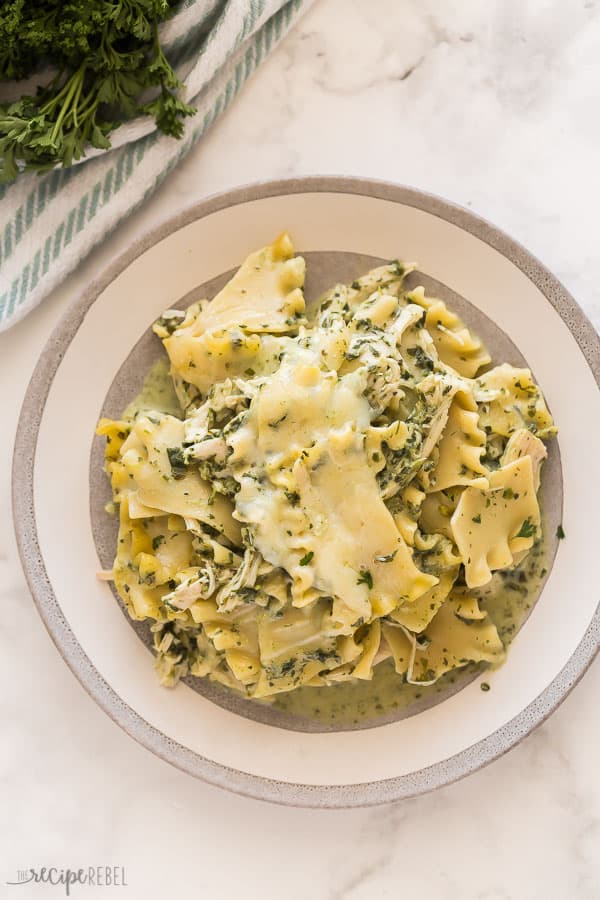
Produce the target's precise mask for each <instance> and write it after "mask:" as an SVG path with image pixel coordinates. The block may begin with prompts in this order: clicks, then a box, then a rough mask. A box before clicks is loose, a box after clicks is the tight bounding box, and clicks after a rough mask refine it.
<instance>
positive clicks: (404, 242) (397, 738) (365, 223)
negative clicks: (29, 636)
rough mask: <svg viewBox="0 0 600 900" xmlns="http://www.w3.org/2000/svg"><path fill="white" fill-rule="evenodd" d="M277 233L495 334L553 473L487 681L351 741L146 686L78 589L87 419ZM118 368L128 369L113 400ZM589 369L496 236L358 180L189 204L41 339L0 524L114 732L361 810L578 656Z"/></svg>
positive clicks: (589, 536)
mask: <svg viewBox="0 0 600 900" xmlns="http://www.w3.org/2000/svg"><path fill="white" fill-rule="evenodd" d="M284 229H287V230H289V231H290V232H291V233H292V236H293V238H294V242H295V244H296V246H297V248H298V249H299V251H300V252H307V253H309V254H311V256H312V258H313V259H314V260H317V259H319V258H320V259H321V262H322V272H321V276H322V277H323V278H324V279H326V278H327V276H328V275H329V274H331V272H333V269H334V268H335V267H336V266H337V267H338V268H339V266H340V265H342V266H343V265H349V266H352V265H353V264H355V265H356V264H358V260H359V257H358V256H356V255H357V254H360V258H362V257H376V258H396V257H398V256H400V257H402V258H404V259H411V260H412V259H416V260H417V261H418V262H419V270H420V271H421V272H423V273H426V276H428V277H429V278H432V279H435V280H436V281H438V282H440V283H441V284H442V285H445V286H447V287H448V288H449V289H451V290H452V291H454V292H455V293H456V294H458V295H459V296H460V297H461V298H464V304H465V305H464V306H463V314H464V316H465V317H466V318H467V321H468V320H469V308H471V311H472V316H471V318H472V319H476V320H477V321H476V322H475V321H473V322H472V324H474V325H475V330H480V331H481V329H482V328H483V329H484V330H485V328H486V327H488V328H489V329H491V332H493V333H494V334H496V338H494V337H493V335H492V338H491V340H492V346H491V350H492V354H493V355H494V351H495V350H496V349H497V350H498V357H500V356H501V355H502V353H503V354H504V356H503V358H504V359H506V358H507V356H506V353H509V354H510V353H512V355H513V356H514V359H509V361H512V362H515V363H518V362H519V361H520V360H521V359H522V358H524V359H525V360H526V361H527V364H528V365H529V366H530V367H531V368H532V369H533V371H534V373H535V376H536V378H537V380H538V381H539V383H540V384H541V386H542V388H543V390H544V392H545V395H546V397H547V400H548V402H549V405H550V408H551V409H552V412H553V415H554V417H555V419H556V421H557V423H558V425H559V428H560V461H559V460H558V455H556V460H555V463H554V476H553V477H552V479H551V482H550V483H549V484H547V485H546V488H545V490H546V494H548V491H550V494H551V496H550V497H549V498H548V496H546V501H547V504H549V506H550V508H551V509H552V510H554V515H555V516H556V515H558V514H559V513H560V508H561V500H562V502H563V503H564V506H563V509H562V516H561V518H562V521H563V523H564V528H565V532H566V534H567V538H566V540H564V541H561V542H560V547H559V549H558V552H557V554H556V557H555V560H554V565H553V567H552V570H551V572H550V575H549V578H548V580H547V582H546V584H545V587H544V590H543V592H542V595H541V597H540V599H539V601H538V602H537V604H536V605H535V607H534V609H533V611H532V613H531V615H530V617H529V618H528V620H527V622H526V623H525V625H524V626H523V628H522V629H521V631H520V633H519V635H518V636H517V638H516V639H515V641H514V643H513V645H512V647H511V650H510V653H509V656H508V660H507V662H506V664H505V665H504V666H502V667H501V668H500V669H498V670H497V671H495V672H493V673H489V672H488V673H486V676H485V680H486V681H488V682H489V683H490V684H491V687H492V690H491V691H489V692H482V691H481V690H480V686H479V681H480V679H476V680H474V681H471V683H469V684H467V685H466V686H464V687H463V688H462V690H460V691H459V692H457V693H455V694H454V695H453V696H451V697H448V698H446V699H444V701H443V702H441V703H438V704H437V705H435V706H431V707H429V708H427V709H421V710H420V711H418V712H417V714H414V715H411V716H410V717H405V718H402V719H401V720H399V721H393V722H387V723H385V724H381V725H378V726H377V727H370V728H365V729H362V730H361V729H358V730H346V731H324V732H314V731H293V730H289V729H287V728H285V727H278V725H280V724H282V723H278V724H275V723H274V722H271V723H269V722H265V721H258V720H256V719H253V718H248V717H246V716H241V715H239V714H237V713H236V711H235V708H226V705H225V706H224V705H219V704H218V703H216V702H213V700H212V699H211V698H210V692H207V695H203V694H201V693H199V692H197V691H196V690H193V689H192V688H191V687H189V686H187V685H180V686H179V687H178V688H177V689H176V690H174V691H168V690H165V689H164V688H161V687H160V686H159V685H158V684H157V682H156V679H155V676H154V672H153V669H152V665H151V659H150V657H149V653H148V650H147V648H146V647H145V646H144V644H143V642H142V641H140V639H139V637H138V635H137V634H136V632H135V631H134V629H133V628H130V627H128V625H127V622H126V621H125V619H124V617H123V614H122V612H121V610H120V608H119V606H118V604H117V603H116V602H115V601H114V599H113V596H112V593H111V589H110V587H109V586H108V585H107V584H105V583H100V582H97V581H96V579H95V572H96V570H97V568H98V566H99V562H98V554H97V549H96V543H95V540H94V537H95V536H96V539H98V525H97V521H98V517H97V508H98V502H99V493H98V492H99V491H101V488H100V487H99V486H98V484H99V482H97V481H96V480H94V479H92V485H93V486H94V489H93V496H92V504H91V508H92V511H93V514H94V522H95V529H96V535H94V527H93V524H92V517H91V516H90V497H89V460H90V447H91V445H92V438H93V434H94V428H95V425H96V422H97V419H98V416H99V414H100V412H101V410H102V409H103V408H106V404H107V402H108V406H109V407H110V405H111V403H116V402H117V399H119V397H121V395H120V394H119V391H120V390H122V391H124V392H125V393H127V391H128V390H132V389H133V384H134V382H135V378H136V377H137V378H139V377H140V375H141V372H140V371H139V370H138V371H137V375H136V373H135V366H134V367H132V366H131V365H129V367H128V366H127V365H124V364H125V363H126V361H127V360H128V359H130V355H131V353H132V350H133V348H134V347H136V345H138V342H139V341H140V339H143V336H144V334H145V333H146V332H147V329H148V326H149V325H150V324H151V323H152V321H153V320H154V318H155V317H156V316H157V315H158V314H159V313H160V312H161V311H162V310H163V309H164V308H166V307H168V306H173V305H175V304H177V303H178V302H179V301H181V299H182V298H183V297H185V296H186V295H188V294H190V292H192V291H194V290H195V289H196V288H197V287H198V286H199V285H203V284H204V283H206V282H209V281H211V280H213V279H217V278H218V277H219V276H221V275H222V274H223V273H225V272H227V271H229V270H230V269H232V268H233V267H234V266H235V265H237V264H239V263H240V261H241V260H242V259H243V258H244V257H245V256H246V255H247V254H248V253H249V252H250V251H251V250H252V249H254V248H256V247H258V246H261V245H263V244H266V243H268V242H269V241H270V240H272V239H273V237H274V236H275V235H276V234H277V233H279V232H280V231H282V230H284ZM313 254H314V256H313ZM319 255H320V256H319ZM354 274H359V272H358V271H357V272H355V273H354ZM469 304H471V307H469ZM486 321H487V322H488V326H486V325H485V323H486ZM490 323H494V326H492V325H491V324H490ZM495 326H497V328H496V327H495ZM484 336H485V337H488V336H487V335H485V334H484ZM489 339H490V338H489V337H488V340H489ZM503 341H505V343H504V344H503V346H502V347H498V342H500V344H502V342H503ZM494 344H496V346H494ZM139 346H140V347H142V348H143V346H144V340H142V343H141V344H140V345H139ZM506 348H508V349H506ZM510 348H512V350H511V349H510ZM500 351H502V352H500ZM137 352H138V353H139V352H141V351H139V350H138V351H137ZM140 358H141V357H140ZM120 371H121V372H125V373H128V374H127V381H126V383H125V384H124V385H122V386H121V387H119V384H118V379H117V382H115V376H116V374H117V373H118V372H120ZM599 372H600V344H599V341H598V336H597V335H596V333H595V331H594V330H593V328H592V326H591V325H590V324H589V322H588V321H587V320H586V319H585V316H584V315H583V313H582V312H581V310H580V309H579V308H578V307H577V305H576V304H575V302H574V301H573V300H572V298H571V297H570V296H569V295H568V294H567V292H566V291H565V290H564V288H562V287H561V285H560V284H559V283H558V282H557V281H556V279H554V278H553V276H552V275H550V274H549V273H548V272H547V271H546V270H545V269H544V268H543V267H542V266H541V265H540V263H538V262H537V261H536V260H535V259H533V258H532V257H531V256H530V255H529V254H528V253H527V252H526V251H525V250H524V249H523V248H522V247H520V246H519V245H517V244H515V243H514V242H513V241H511V240H510V239H509V238H507V237H506V236H505V235H503V234H502V233H501V232H499V231H497V230H496V229H495V228H493V227H492V226H490V225H489V224H487V223H485V222H483V221H482V220H481V219H478V218H477V217H475V216H473V215H472V214H471V213H468V212H466V211H464V210H461V209H458V208H456V207H454V206H451V205H450V204H447V203H445V202H443V201H441V200H438V199H437V198H433V197H431V196H428V195H425V194H422V193H420V192H417V191H412V190H409V189H406V188H400V187H397V186H393V185H388V184H383V183H377V182H369V181H363V180H358V179H341V178H304V179H300V180H296V181H288V182H276V183H269V184H264V185H257V186H253V187H250V188H242V189H239V190H236V191H233V192H230V193H228V194H226V195H221V196H218V197H215V198H211V199H209V200H206V201H204V202H203V203H201V204H200V205H199V206H197V207H194V208H193V209H191V210H189V211H187V212H185V213H183V214H180V215H178V216H176V217H175V218H173V219H172V220H170V221H169V222H167V223H166V224H165V225H163V226H162V227H161V228H159V229H157V230H156V231H154V232H153V233H151V234H149V235H147V236H146V237H144V238H143V239H142V240H141V241H140V242H139V243H138V244H137V245H136V246H135V247H133V248H131V249H130V250H129V251H127V252H126V253H125V254H124V255H123V257H121V258H120V259H119V260H117V261H116V262H115V263H114V264H113V266H111V268H110V270H109V271H108V272H106V273H104V274H103V275H102V277H101V278H100V279H99V281H98V282H97V284H95V285H92V287H91V288H90V290H89V292H88V293H87V294H86V295H85V296H84V297H83V298H82V299H81V300H80V301H79V302H78V303H77V304H76V305H75V306H74V307H73V308H72V309H71V310H70V311H69V312H68V313H67V315H66V317H65V319H64V320H63V321H62V322H61V324H60V325H59V326H58V328H57V329H56V331H55V332H54V334H53V335H52V337H51V338H50V340H49V342H48V345H47V347H46V350H45V351H44V354H43V355H42V357H41V359H40V362H39V364H38V367H37V369H36V371H35V373H34V376H33V378H32V382H31V384H30V387H29V391H28V394H27V397H26V400H25V404H24V407H23V412H22V416H21V421H20V425H19V431H18V435H17V445H16V451H15V464H14V482H13V484H14V515H15V527H16V531H17V537H18V541H19V547H20V551H21V556H22V560H23V565H24V568H25V572H26V575H27V577H28V580H29V584H30V587H31V590H32V593H33V595H34V599H35V601H36V603H37V605H38V608H39V610H40V613H41V615H42V618H43V619H44V622H45V623H46V625H47V627H48V629H49V631H50V633H51V635H52V637H53V639H54V640H55V642H56V644H57V646H58V648H59V650H60V652H61V653H62V655H63V656H64V658H65V659H66V661H67V662H68V664H69V665H70V666H71V668H72V669H73V671H74V672H75V674H76V675H77V677H78V678H79V679H80V680H81V682H82V683H83V684H84V686H85V687H86V688H87V689H88V691H89V692H90V693H91V694H92V696H93V697H94V698H95V699H96V700H97V702H98V703H100V705H101V706H102V707H103V708H104V709H105V710H106V711H107V712H108V713H109V715H111V716H112V717H113V718H114V719H115V721H117V722H118V723H119V724H120V725H122V727H123V728H125V729H126V730H127V731H128V732H129V733H130V734H131V735H132V736H133V737H135V738H136V739H137V740H139V741H140V742H141V743H143V744H144V745H145V746H147V747H148V748H150V749H151V750H153V751H154V752H155V753H157V754H158V755H159V756H162V757H163V758H165V759H167V760H168V761H170V762H172V763H173V764H175V765H177V766H179V767H180V768H182V769H184V770H186V771H188V772H190V773H192V774H194V775H197V776H199V777H202V778H204V779H206V780H208V781H210V782H212V783H215V784H219V785H221V786H223V787H227V788H230V789H232V790H235V791H239V792H241V793H246V794H249V795H252V796H255V797H260V798H262V799H269V800H274V801H278V802H284V803H291V804H298V805H314V806H354V805H356V806H358V805H366V804H369V803H377V802H384V801H387V800H392V799H396V798H399V797H406V796H411V795H413V794H415V793H419V792H422V791H426V790H430V789H432V788H434V787H437V786H439V785H442V784H446V783H448V782H449V781H452V780H454V779H456V778H459V777H461V776H463V775H466V774H468V773H469V772H471V771H473V770H474V769H476V768H478V767H480V766H482V765H484V764H485V763H487V762H489V761H490V760H492V759H494V758H496V757H497V756H499V755H500V754H502V753H503V752H505V751H506V750H508V749H509V748H510V747H511V746H513V745H514V744H515V743H516V742H518V741H519V740H520V739H522V737H523V736H524V735H526V734H527V733H528V732H529V731H531V729H532V728H534V727H535V726H536V725H537V724H539V722H541V721H542V720H543V719H544V718H545V717H546V716H547V715H548V714H549V713H550V712H551V711H552V710H553V709H554V708H555V707H556V706H557V705H558V703H559V702H560V701H561V700H562V699H563V698H564V696H565V695H566V694H567V693H568V691H569V690H570V689H571V687H572V686H573V685H574V684H575V683H576V681H577V680H578V678H579V677H581V675H582V673H583V672H584V670H585V669H586V667H587V666H588V665H589V663H590V662H591V660H592V659H593V657H594V655H595V653H596V652H597V649H598V624H599V614H598V603H597V597H596V593H595V577H594V576H595V552H596V546H595V544H596V538H595V530H596V529H595V517H594V512H595V510H596V509H598V508H600V487H599V485H598V480H597V479H596V478H595V477H594V472H595V447H597V446H598V445H599V443H600V394H599V392H598V383H597V382H598V378H599ZM115 385H117V386H116V387H115ZM107 397H108V398H109V399H108V401H107ZM111 398H112V400H111ZM117 411H118V410H116V409H115V410H113V412H117ZM559 463H560V464H561V465H562V487H563V491H564V498H560V497H558V496H552V494H556V493H557V492H558V491H559V490H560V464H559ZM557 510H558V512H557ZM101 543H102V542H101V541H100V544H99V546H100V549H102V547H101Z"/></svg>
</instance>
